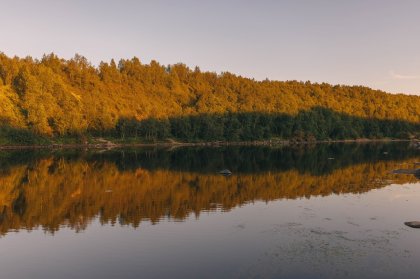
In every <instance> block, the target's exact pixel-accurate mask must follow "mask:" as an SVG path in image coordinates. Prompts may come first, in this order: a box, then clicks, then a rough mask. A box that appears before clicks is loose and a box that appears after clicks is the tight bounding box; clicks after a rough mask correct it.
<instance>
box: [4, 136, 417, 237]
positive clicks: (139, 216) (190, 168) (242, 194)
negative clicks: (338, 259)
mask: <svg viewBox="0 0 420 279" xmlns="http://www.w3.org/2000/svg"><path fill="white" fill-rule="evenodd" d="M419 155H420V152H419V150H416V149H413V148H410V147H409V144H408V143H403V144H401V143H399V144H395V143H393V144H362V145H355V144H333V145H317V146H312V147H304V148H273V149H271V148H265V147H258V148H257V147H223V148H182V149H181V148H180V149H173V150H164V149H130V150H128V149H126V150H110V151H100V152H97V151H69V150H65V151H53V152H48V151H30V152H27V151H25V152H21V151H15V152H12V151H11V152H2V153H1V155H0V156H1V158H0V166H1V168H0V169H1V172H0V233H1V234H3V235H4V234H6V233H7V232H9V231H11V230H20V229H27V230H31V229H34V228H37V227H39V226H41V227H42V228H43V229H44V230H46V231H49V232H55V231H58V230H59V229H60V228H61V227H62V226H68V227H71V228H73V229H75V230H76V231H81V230H84V229H86V227H87V226H88V225H89V223H90V222H91V221H92V220H93V219H95V218H96V217H98V218H99V220H100V222H101V223H102V224H104V223H111V224H115V223H119V224H121V225H131V226H134V227H138V226H139V225H140V223H141V222H142V221H144V220H148V221H151V222H152V223H157V222H159V220H161V219H162V218H171V219H176V220H183V219H185V218H186V217H188V216H189V215H190V214H192V213H193V214H194V215H195V216H197V217H198V216H199V215H200V212H203V211H212V210H216V209H221V210H223V211H227V210H231V209H232V208H234V207H236V206H239V205H243V204H246V203H249V202H255V201H265V202H268V201H272V200H277V199H296V198H301V197H306V198H309V197H311V196H327V195H331V194H342V193H364V192H367V191H369V190H372V189H377V188H381V187H384V186H386V185H390V184H391V183H395V184H404V183H410V182H415V181H416V177H415V176H414V175H397V174H393V173H392V170H394V169H401V168H404V167H406V168H413V166H415V162H416V161H417V160H418V158H419ZM225 168H228V169H230V170H231V171H232V172H233V175H232V176H229V177H225V176H221V175H219V174H218V171H219V170H220V169H225Z"/></svg>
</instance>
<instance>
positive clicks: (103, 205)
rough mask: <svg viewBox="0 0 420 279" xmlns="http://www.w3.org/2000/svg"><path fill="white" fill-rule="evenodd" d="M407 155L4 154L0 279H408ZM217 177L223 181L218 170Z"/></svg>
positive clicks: (357, 150)
mask: <svg viewBox="0 0 420 279" xmlns="http://www.w3.org/2000/svg"><path fill="white" fill-rule="evenodd" d="M418 161H420V151H419V150H416V149H414V148H413V147H410V146H409V144H408V143H399V144H396V143H392V144H363V145H353V144H334V145H318V146H307V147H301V148H266V147H259V148H256V147H229V148H182V149H172V150H170V149H169V150H167V149H166V150H165V149H124V150H99V151H89V150H83V151H81V150H79V151H76V150H64V151H63V150H61V151H57V150H56V151H7V152H6V151H4V152H1V153H0V271H1V276H0V277H1V278H10V279H13V278H396V277H402V276H407V277H410V278H416V277H419V276H420V266H419V265H418V263H419V262H420V230H418V229H412V228H409V227H407V226H405V225H404V222H405V221H412V220H420V203H419V200H420V180H419V178H418V177H416V176H414V175H410V174H393V173H392V171H393V170H395V169H415V168H419V167H420V166H419V165H416V164H415V163H416V162H418ZM222 169H229V170H231V171H232V173H233V174H232V175H231V176H222V175H220V174H218V171H220V170H222Z"/></svg>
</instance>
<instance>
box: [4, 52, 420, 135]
mask: <svg viewBox="0 0 420 279" xmlns="http://www.w3.org/2000/svg"><path fill="white" fill-rule="evenodd" d="M0 102H1V104H2V105H1V107H0V119H1V123H0V125H1V127H0V143H2V140H1V138H2V139H3V143H11V142H12V143H13V142H17V143H19V142H30V141H31V140H34V137H33V135H37V136H41V137H46V138H50V139H51V138H54V137H60V136H61V137H63V136H64V137H65V136H77V137H81V138H83V137H84V136H86V135H93V136H110V137H114V138H121V139H123V140H124V139H126V138H135V139H146V140H161V139H167V138H176V139H182V140H184V141H195V140H255V139H267V138H272V137H279V138H291V137H296V136H299V137H303V138H305V137H306V138H311V139H312V138H317V139H329V138H332V139H344V138H360V137H369V138H382V137H397V138H408V137H412V136H415V135H416V134H418V133H419V131H420V129H419V127H420V96H414V95H411V96H410V95H402V94H400V95H392V94H387V93H385V92H381V91H378V90H372V89H369V88H367V87H361V86H353V87H350V86H340V85H335V86H333V85H329V84H325V83H323V84H314V83H310V82H298V81H284V82H282V81H269V80H265V81H255V80H253V79H249V78H244V77H240V76H236V75H234V74H231V73H222V74H216V73H212V72H202V71H200V69H199V68H198V67H197V68H195V69H189V68H188V67H186V66H185V65H183V64H177V65H171V66H164V65H160V64H159V63H157V62H155V61H152V62H151V63H150V64H142V63H141V61H140V60H139V59H137V58H133V59H130V60H120V61H119V62H118V63H116V62H114V61H113V60H112V61H111V62H110V63H105V62H104V63H101V64H100V65H99V66H98V67H94V66H92V65H91V64H90V63H89V62H88V60H87V59H86V58H84V57H82V56H80V55H76V56H75V57H74V58H73V59H70V60H64V59H61V58H59V57H57V56H56V55H54V54H50V55H46V56H44V57H43V58H42V59H41V60H36V59H32V58H30V57H27V58H17V57H14V58H10V57H7V56H6V55H4V54H1V53H0Z"/></svg>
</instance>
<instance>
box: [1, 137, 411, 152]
mask: <svg viewBox="0 0 420 279" xmlns="http://www.w3.org/2000/svg"><path fill="white" fill-rule="evenodd" d="M417 141H418V140H410V139H389V138H384V139H345V140H316V141H293V140H264V141H236V142H229V141H210V142H156V143H141V142H139V143H112V142H110V141H108V142H106V143H104V142H99V143H80V144H79V143H63V144H28V145H0V151H2V150H27V149H82V148H84V149H113V148H125V147H200V146H203V147H219V146H304V145H312V144H328V143H374V142H417Z"/></svg>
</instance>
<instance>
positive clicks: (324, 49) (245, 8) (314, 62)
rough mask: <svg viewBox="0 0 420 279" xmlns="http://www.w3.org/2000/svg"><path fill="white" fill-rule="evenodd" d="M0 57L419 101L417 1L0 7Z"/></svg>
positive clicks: (125, 1) (47, 0) (10, 3)
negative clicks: (290, 83)
mask: <svg viewBox="0 0 420 279" xmlns="http://www.w3.org/2000/svg"><path fill="white" fill-rule="evenodd" d="M0 9H1V11H0V13H1V15H0V51H3V52H4V53H6V54H7V55H10V56H12V55H18V56H26V55H31V56H33V57H41V56H42V54H43V53H50V52H55V53H56V54H58V55H59V56H62V57H65V58H70V57H72V56H74V54H75V53H80V54H82V55H84V56H85V57H87V58H88V59H89V60H90V61H92V62H93V63H94V64H98V63H99V61H101V60H106V61H108V60H110V59H111V58H116V59H119V58H131V57H133V56H137V57H139V58H140V60H141V61H143V62H145V63H148V62H149V61H150V60H151V59H155V60H157V61H159V62H161V63H163V64H173V63H177V62H183V63H185V64H187V65H188V66H190V67H194V66H195V65H198V66H200V68H201V69H203V70H210V71H216V72H221V71H230V72H233V73H236V74H240V75H244V76H247V77H254V78H256V79H264V78H266V77H267V78H269V79H276V80H294V79H296V80H304V81H306V80H310V81H314V82H323V81H325V82H329V83H333V84H349V85H354V84H356V85H367V86H370V87H373V88H378V89H382V90H385V91H389V92H402V93H411V94H420V16H419V12H420V1H414V0H413V1H409V0H405V1H404V0H399V1H397V0H395V1H389V0H351V1H350V0H348V1H340V0H330V1H327V0H307V1H304V0H290V1H281V0H278V1H274V0H259V1H257V0H255V1H247V0H242V1H239V0H212V1H210V0H209V1H199V0H195V1H193V0H172V1H170V0H166V1H164V0H150V1H130V0H119V1H117V0H114V1H111V0H109V1H107V0H101V1H99V0H84V1H82V0H73V1H70V0H69V1H60V0H37V1H34V0H32V1H29V0H27V1H24V0H0Z"/></svg>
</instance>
